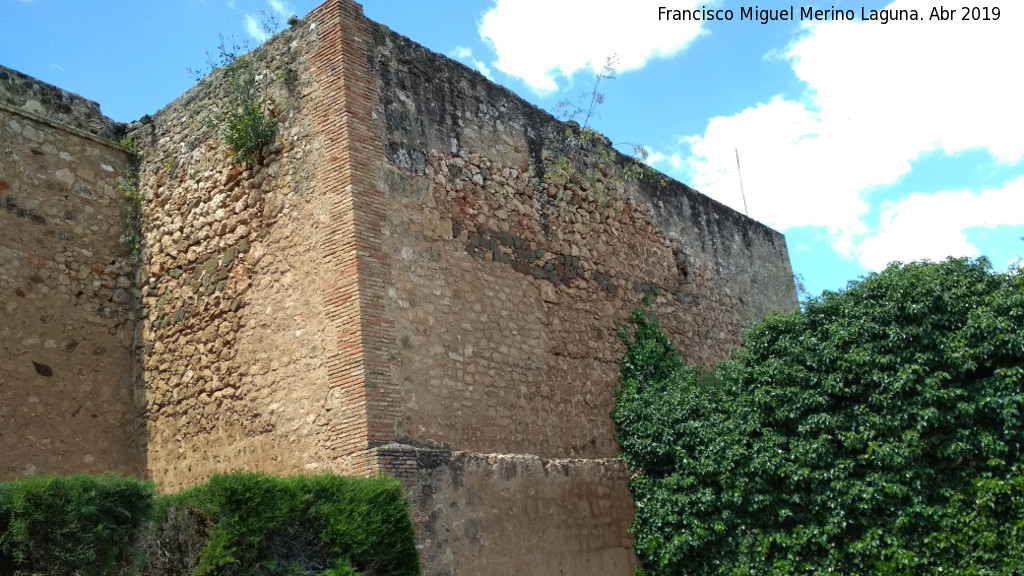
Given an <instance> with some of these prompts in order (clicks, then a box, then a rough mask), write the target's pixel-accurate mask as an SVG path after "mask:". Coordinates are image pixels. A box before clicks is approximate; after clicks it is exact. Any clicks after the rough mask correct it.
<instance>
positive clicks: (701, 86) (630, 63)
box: [0, 0, 1024, 294]
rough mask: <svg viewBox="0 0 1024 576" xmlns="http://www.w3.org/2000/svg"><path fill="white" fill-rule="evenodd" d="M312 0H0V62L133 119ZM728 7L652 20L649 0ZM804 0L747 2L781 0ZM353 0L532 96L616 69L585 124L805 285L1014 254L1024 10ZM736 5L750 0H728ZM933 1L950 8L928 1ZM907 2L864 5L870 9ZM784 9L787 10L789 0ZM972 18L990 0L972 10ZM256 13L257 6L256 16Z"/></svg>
mask: <svg viewBox="0 0 1024 576" xmlns="http://www.w3.org/2000/svg"><path fill="white" fill-rule="evenodd" d="M317 4H318V2H317V1H316V0H290V1H287V0H274V1H271V2H268V1H267V0H180V1H165V2H148V1H139V0H111V1H104V2H83V1H81V0H0V64H3V65H5V66H8V67H11V68H15V69H17V70H20V71H22V72H24V73H26V74H29V75H32V76H35V77H37V78H40V79H42V80H45V81H47V82H51V83H54V84H57V85H58V86H61V87H63V88H66V89H68V90H71V91H73V92H77V93H79V94H81V95H83V96H85V97H87V98H90V99H92V100H95V101H97V102H99V103H100V104H101V106H102V109H103V111H104V113H105V114H107V115H108V116H110V117H112V118H114V119H115V120H120V121H131V120H134V119H137V118H138V117H140V116H142V115H143V114H146V113H152V112H154V111H156V110H158V109H159V108H161V107H163V106H164V105H166V104H167V103H169V102H170V101H171V100H173V99H174V98H176V97H177V96H178V95H180V94H181V93H182V92H183V91H184V90H186V89H187V88H188V87H189V86H191V85H192V83H193V81H192V80H190V78H189V77H188V75H187V73H186V69H187V68H189V67H190V66H191V67H197V66H201V65H202V64H203V62H204V60H205V56H204V51H205V50H208V49H209V50H212V49H214V47H215V46H216V45H217V43H218V35H219V34H224V35H225V36H228V37H230V36H234V37H235V38H236V39H237V40H239V41H241V40H244V39H246V38H248V39H249V41H250V42H251V43H253V44H256V43H258V42H259V40H260V38H259V34H260V29H259V26H258V22H259V17H260V15H259V11H260V10H263V11H265V12H267V13H269V14H274V15H276V17H277V20H278V21H279V22H280V23H281V25H282V26H284V21H285V20H286V19H287V16H288V15H289V14H292V13H294V14H298V15H299V16H303V15H305V14H306V13H307V12H309V11H310V10H311V9H312V8H314V7H315V6H316V5H317ZM662 5H665V6H668V7H670V8H673V9H693V8H700V7H701V6H705V7H707V8H710V9H723V10H724V9H731V10H733V13H734V19H733V20H732V21H715V22H693V21H689V22H672V21H669V22H666V21H660V22H659V21H658V18H657V16H658V6H662ZM808 5H809V4H803V5H801V4H782V3H771V2H762V3H760V5H759V7H760V8H766V7H767V8H771V9H780V8H788V7H790V6H794V7H795V9H796V11H797V13H799V10H800V7H801V6H808ZM363 6H364V11H365V13H366V14H367V16H369V17H370V18H372V19H374V20H376V21H378V22H381V23H384V24H386V25H388V26H389V27H391V28H392V29H393V30H396V31H398V32H400V33H402V34H404V35H406V36H409V37H410V38H412V39H413V40H416V41H417V42H420V43H421V44H424V45H425V46H427V47H428V48H430V49H432V50H434V51H436V52H440V53H443V54H447V55H449V56H451V57H453V58H455V59H457V60H460V61H462V62H463V63H465V64H466V65H467V66H470V67H472V68H475V69H477V70H479V71H481V72H482V73H484V74H486V75H487V76H489V77H491V78H492V79H493V80H494V81H496V82H498V83H500V84H503V85H505V86H508V87H509V88H511V89H512V90H514V91H515V92H517V93H518V94H520V95H521V96H522V97H524V98H526V99H527V100H529V101H531V102H533V103H535V104H537V105H538V106H540V107H541V108H545V109H548V110H553V108H554V106H555V104H556V103H557V102H558V101H560V100H565V99H575V98H577V97H579V96H580V95H581V94H584V93H586V92H588V91H589V90H591V89H592V86H593V79H594V72H595V70H594V65H595V64H594V63H596V66H597V67H600V65H601V64H603V63H604V62H605V61H606V59H607V58H609V57H612V56H615V57H616V58H617V59H618V62H619V70H618V72H617V73H616V77H615V79H613V80H610V81H608V82H605V83H603V84H602V86H601V91H602V92H603V93H604V94H605V103H604V104H603V105H602V106H601V107H600V108H599V110H598V112H599V117H598V118H595V119H594V120H593V121H592V124H593V126H594V127H595V128H596V129H598V130H599V131H601V132H603V133H604V134H606V135H607V136H608V137H609V138H610V139H611V140H612V141H613V142H616V143H620V144H622V145H623V146H625V145H627V143H637V144H642V145H644V146H645V147H646V148H647V149H648V150H649V151H650V152H651V153H652V155H651V163H652V164H653V165H654V166H655V167H657V168H659V169H661V170H663V171H665V172H666V173H668V174H669V175H671V176H673V177H675V178H677V179H679V180H681V181H683V182H686V183H688V184H690V185H691V186H693V187H695V188H697V189H698V190H701V191H703V192H704V193H706V194H708V195H710V196H712V197H714V198H716V199H717V200H719V201H721V202H723V203H725V204H727V205H729V206H732V207H733V208H736V209H737V210H740V211H741V212H742V211H744V203H743V197H742V196H741V193H740V179H739V177H738V175H737V170H736V151H737V150H738V151H739V156H740V162H741V169H742V177H743V178H742V183H743V190H744V192H745V196H746V204H747V211H748V213H749V215H750V216H751V217H753V218H756V219H758V220H760V221H762V222H765V223H766V224H768V225H770V226H772V227H774V228H775V229H777V230H780V231H782V232H784V233H785V234H786V238H787V242H788V245H789V250H790V256H791V258H792V261H793V267H794V269H795V271H796V272H797V273H799V274H801V275H802V276H803V278H804V280H805V282H806V286H807V288H808V290H809V291H810V292H811V293H812V294H817V293H820V292H821V291H822V290H826V289H829V290H836V289H840V288H842V287H844V286H845V285H846V283H847V281H849V280H853V279H856V278H858V277H859V276H861V275H863V274H866V273H868V272H870V271H873V270H879V269H881V268H883V267H884V266H885V265H886V263H888V262H889V261H891V260H901V261H910V260H918V259H931V260H941V259H943V258H945V257H946V256H949V255H954V256H962V255H967V256H979V255H985V256H988V257H989V258H990V259H991V260H992V262H993V265H994V266H995V267H996V268H997V269H1005V268H1006V267H1007V266H1008V265H1009V264H1011V263H1013V262H1015V261H1017V260H1018V259H1019V258H1020V257H1021V256H1022V255H1024V241H1022V240H1021V237H1022V236H1024V137H1022V136H1021V134H1024V105H1022V102H1024V89H1022V88H1021V85H1022V83H1021V81H1020V80H1019V77H1020V71H1019V68H1020V59H1021V57H1022V55H1024V12H1022V10H1020V9H1019V8H1018V7H1017V6H1016V5H1015V4H1014V5H1010V4H1004V5H1002V6H1001V8H1002V11H1001V14H1000V17H999V19H998V20H988V21H962V20H960V19H959V18H960V17H962V16H963V10H962V8H961V7H960V6H956V7H954V8H955V9H956V10H957V15H956V16H957V19H956V20H952V21H936V20H929V19H928V18H929V16H930V12H931V8H932V7H933V6H935V7H937V6H939V4H930V3H925V2H919V1H909V0H898V1H896V2H893V3H887V2H885V1H884V0H883V1H872V0H861V1H859V2H847V1H844V0H834V1H833V2H831V3H829V4H827V5H826V4H820V5H817V7H819V8H826V9H830V8H835V9H839V10H847V9H849V10H853V11H854V15H855V20H854V21H828V22H817V23H813V22H800V21H775V22H769V23H768V24H760V23H759V22H751V21H740V14H739V12H740V7H741V4H739V3H736V2H728V1H717V2H716V1H709V2H704V3H699V2H693V1H691V0H685V1H677V2H668V1H667V0H657V1H653V0H634V1H632V2H622V1H616V0H445V1H443V2H442V1H436V2H432V1H428V0H366V1H365V2H364V3H363ZM742 6H747V4H743V5H742ZM946 8H947V9H948V8H950V7H949V6H947V7H946ZM882 9H886V10H914V9H916V10H917V11H918V12H919V14H920V16H921V17H922V18H923V20H922V21H916V22H910V21H897V22H889V23H888V24H881V23H880V22H878V21H873V22H872V21H868V22H865V21H862V20H861V14H862V12H863V13H865V14H870V12H871V10H882ZM797 15H798V14H797ZM989 16H990V17H992V16H993V14H991V13H990V14H989ZM254 24H255V25H254Z"/></svg>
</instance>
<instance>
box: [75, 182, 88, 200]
mask: <svg viewBox="0 0 1024 576" xmlns="http://www.w3.org/2000/svg"><path fill="white" fill-rule="evenodd" d="M72 191H74V193H75V194H76V195H78V196H81V197H82V198H92V188H89V187H88V186H87V185H86V184H85V183H83V182H75V187H74V188H72Z"/></svg>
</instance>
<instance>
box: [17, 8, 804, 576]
mask: <svg viewBox="0 0 1024 576" xmlns="http://www.w3.org/2000/svg"><path fill="white" fill-rule="evenodd" d="M247 65H249V66H253V67H254V68H253V69H254V70H255V71H256V77H257V79H258V82H259V85H260V86H261V87H263V88H265V89H266V90H267V94H268V96H269V98H270V100H271V101H272V103H273V104H272V110H273V114H274V117H275V118H276V121H277V126H278V135H277V138H276V139H275V141H274V143H273V144H272V145H270V146H268V147H265V148H264V149H263V150H262V151H261V153H260V154H259V155H258V157H257V158H256V161H255V163H254V164H253V165H251V166H245V165H241V164H238V163H236V162H232V161H231V159H230V152H229V151H228V150H227V149H226V148H225V146H224V145H223V143H222V141H221V138H220V135H219V133H218V129H216V128H215V126H216V125H217V122H218V118H222V116H223V111H224V110H225V109H226V107H228V106H229V104H228V102H230V98H231V91H230V90H231V89H230V87H229V86H228V82H227V81H226V77H225V74H226V71H225V70H218V71H215V72H213V73H212V74H210V75H209V76H208V77H207V78H205V79H204V80H202V81H201V82H200V83H199V84H198V85H197V86H196V87H194V88H193V89H191V90H189V91H188V92H187V93H185V94H184V95H183V96H182V97H181V98H179V99H178V100H176V101H175V102H173V103H171V104H170V105H168V106H167V107H165V108H164V109H163V110H161V111H159V112H157V113H155V114H154V115H153V116H152V118H147V119H146V121H145V122H137V123H134V124H132V125H131V126H130V127H129V133H130V134H131V135H132V136H133V138H134V139H135V140H136V141H137V142H138V143H139V144H140V145H141V148H142V150H143V158H142V163H141V168H140V170H139V190H140V192H141V193H142V195H143V197H144V198H145V202H144V203H143V207H144V216H145V218H144V222H143V226H142V237H143V248H144V258H143V260H142V263H141V267H140V270H139V271H138V274H137V277H136V278H134V279H133V281H137V284H136V286H135V294H136V295H137V299H136V300H135V301H134V304H133V306H134V307H135V310H134V311H131V313H132V314H134V316H133V317H135V318H138V319H139V320H138V322H137V323H135V325H134V332H133V336H132V337H131V338H128V340H130V341H131V342H132V344H131V345H132V346H134V350H135V352H136V353H137V358H138V359H139V361H138V368H137V374H138V376H137V380H136V384H135V385H136V388H135V391H136V400H135V401H136V403H137V404H136V405H137V408H138V412H137V413H138V430H139V432H138V434H136V435H135V436H137V437H138V438H140V439H141V440H140V442H139V446H140V448H139V449H137V450H135V451H134V452H131V454H134V458H135V460H134V461H135V462H136V465H137V466H138V468H139V470H141V471H144V473H145V474H146V475H148V476H149V477H151V478H153V479H154V480H156V481H157V482H159V483H160V485H161V486H162V487H163V488H164V489H168V490H176V489H179V488H181V487H184V486H188V485H190V484H193V483H196V482H201V481H203V480H205V479H206V478H207V477H208V475H209V474H211V473H216V472H226V471H232V470H255V471H264V472H271V473H281V474H294V473H307V472H308V473H315V472H322V471H332V472H343V473H355V474H374V473H378V472H385V473H388V474H392V475H394V476H397V477H399V478H400V479H402V481H403V482H404V483H405V486H406V489H407V492H408V494H409V497H410V501H411V504H412V514H413V520H414V524H415V526H416V528H417V531H418V536H419V539H420V544H421V561H422V563H423V565H424V569H425V574H431V575H442V574H450V575H455V574H506V573H515V574H522V575H532V574H537V575H549V574H578V575H588V576H590V575H601V574H609V575H612V574H614V575H626V574H631V573H632V566H633V565H634V564H636V562H637V561H636V557H635V555H634V553H633V551H632V541H631V539H630V537H629V536H628V534H627V529H628V527H629V525H630V523H631V521H632V515H633V507H632V502H631V499H630V495H629V492H628V489H627V482H628V477H629V472H628V470H626V469H625V467H624V466H623V465H622V464H621V463H620V462H618V461H616V460H615V459H614V457H615V455H616V453H617V446H616V443H615V439H614V426H613V423H612V421H611V419H610V417H609V414H610V412H611V410H612V408H613V406H614V393H615V387H616V384H617V377H618V360H619V358H620V357H621V354H622V352H623V347H622V345H621V343H620V342H619V339H618V336H617V334H616V327H615V322H617V321H618V322H623V321H625V320H626V319H627V318H628V316H629V314H630V313H631V312H632V310H633V309H635V308H636V307H637V306H639V304H640V302H641V300H642V298H643V297H644V295H645V294H647V293H649V292H650V291H651V290H654V289H656V290H657V291H658V295H657V296H656V297H655V298H654V301H653V310H654V312H655V313H656V314H657V315H658V317H659V318H660V319H661V320H662V325H663V327H664V328H665V329H666V330H667V331H668V332H669V334H670V336H671V337H672V339H673V341H674V342H675V343H676V344H678V345H679V347H680V351H681V353H682V354H683V356H684V358H685V359H686V360H687V361H689V362H691V363H694V364H698V365H705V366H706V365H709V364H711V363H713V362H715V361H717V360H720V359H723V358H724V357H726V356H727V355H728V354H729V353H730V352H731V351H732V350H734V349H735V348H737V347H738V346H739V344H740V342H741V331H742V329H743V328H744V327H745V326H747V325H749V324H750V323H751V322H753V321H755V320H757V319H759V318H761V317H762V316H764V315H766V314H768V313H771V312H774V311H779V310H783V311H788V310H792V309H794V308H795V307H796V294H795V290H794V287H793V282H792V272H791V270H790V265H789V258H788V253H787V251H786V244H785V239H784V238H783V236H782V235H781V234H779V233H777V232H775V231H773V230H771V229H769V228H767V227H765V226H763V225H761V224H759V223H757V222H755V221H753V220H750V219H749V218H747V217H745V216H743V215H741V214H739V213H737V212H735V211H733V210H731V209H729V208H727V207H725V206H723V205H721V204H718V203H716V202H715V201H713V200H711V199H709V198H707V197H705V196H702V195H701V194H699V193H698V192H696V191H694V190H692V189H690V188H688V187H687V186H685V185H683V184H680V183H678V182H675V181H671V180H668V179H665V178H664V177H662V176H661V175H659V174H656V173H653V172H650V171H645V170H642V169H638V168H637V166H636V165H635V164H634V163H633V161H632V160H631V159H628V158H625V157H623V156H621V155H619V154H618V153H617V152H615V151H614V150H613V149H612V148H611V147H610V146H609V145H608V143H607V142H606V141H604V140H603V139H602V138H600V137H596V138H587V139H582V140H585V142H582V141H581V139H580V138H578V135H579V132H578V128H576V129H575V130H576V132H573V130H574V128H573V127H571V126H567V125H563V124H560V123H558V122H557V121H556V120H555V119H554V118H552V117H551V116H550V115H548V114H547V113H545V112H543V111H541V110H539V109H537V108H535V107H533V106H531V105H530V104H528V103H526V102H524V101H523V100H522V99H520V98H518V97H517V96H515V95H514V94H512V93H511V92H510V91H508V90H506V89H504V88H502V87H500V86H497V85H495V84H493V83H491V82H489V81H488V80H487V79H485V78H484V77H483V76H481V75H480V74H478V73H476V72H474V71H472V70H469V69H468V68H466V67H464V66H462V65H461V64H459V63H457V62H454V61H452V60H449V59H448V58H445V57H444V56H441V55H438V54H434V53H431V52H430V51H428V50H426V49H424V48H423V47H421V46H419V45H417V44H415V43H413V42H411V41H410V40H408V39H407V38H404V37H402V36H400V35H398V34H395V33H394V32H392V31H390V30H388V29H387V28H386V27H384V26H381V25H379V24H376V23H374V22H371V21H369V20H367V19H366V18H365V17H364V16H363V14H362V9H361V8H360V7H359V6H358V5H357V4H355V3H354V2H352V1H351V0H330V1H328V2H326V3H324V4H323V5H321V6H320V7H319V8H317V9H316V10H314V11H313V12H312V13H310V14H309V15H308V16H307V17H306V18H305V19H304V20H301V21H298V22H297V23H296V24H295V25H293V26H292V28H291V29H290V30H287V31H285V32H283V33H281V34H279V35H278V36H276V37H275V38H273V39H271V40H270V41H268V42H267V43H266V45H264V46H263V47H261V48H260V49H259V50H258V51H257V52H256V53H255V54H254V55H253V56H252V57H251V59H250V60H249V61H248V64H247ZM3 112H4V110H3V109H0V113H3ZM211 126H214V127H213V128H212V127H211ZM588 135H589V134H588ZM25 146H28V144H25ZM122 163H123V162H122ZM118 169H120V165H119V167H118ZM0 194H3V192H0ZM115 217H120V216H119V215H110V216H106V218H109V219H111V220H113V219H115ZM0 218H8V219H9V218H10V217H9V216H3V215H0ZM19 226H28V224H19ZM18 257H19V258H21V257H22V256H21V255H20V253H19V256H18ZM18 262H21V261H20V260H19V261H18ZM0 264H3V262H0ZM19 265H20V264H19ZM2 270H5V271H6V270H8V268H3V269H2ZM5 273H6V272H5ZM12 273H13V272H12ZM115 284H116V280H115ZM0 310H2V309H0ZM30 321H31V320H26V321H25V322H30ZM119 326H120V324H119ZM115 332H116V330H115ZM115 336H116V334H115ZM122 338H124V337H123V336H122ZM19 354H20V353H19ZM20 357H21V356H19V358H20ZM25 357H26V358H27V356H25ZM29 366H31V365H29ZM0 369H2V368H0ZM20 370H21V372H19V373H18V375H17V378H25V379H27V378H30V377H33V376H32V375H31V374H29V373H28V372H27V370H28V369H27V368H25V367H24V366H22V367H21V368H20ZM26 382H27V380H26ZM28 385H29V384H25V386H28ZM0 393H2V391H0ZM108 432H109V431H108ZM104 433H106V432H104ZM5 434H6V431H5ZM5 438H6V436H3V437H0V441H5ZM107 438H108V442H110V443H111V444H112V445H113V444H118V443H120V444H123V445H127V444H128V440H127V439H125V438H121V437H120V436H118V435H117V434H113V433H110V434H108V435H107ZM125 450H129V451H130V449H129V448H125ZM76 465H77V464H76ZM105 465H106V466H109V467H114V460H113V459H112V460H111V463H108V464H105ZM7 473H8V474H11V473H12V471H7ZM13 473H17V472H16V471H15V472H13ZM510 570H512V571H511V572H510Z"/></svg>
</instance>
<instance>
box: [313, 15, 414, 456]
mask: <svg viewBox="0 0 1024 576" xmlns="http://www.w3.org/2000/svg"><path fill="white" fill-rule="evenodd" d="M309 20H310V22H313V23H316V25H317V47H316V49H315V50H314V53H313V55H312V65H313V70H314V75H315V76H314V79H315V83H316V94H315V96H314V100H315V104H314V131H315V136H316V138H317V139H318V140H319V141H320V143H321V146H322V148H321V157H320V159H319V161H318V166H317V174H316V187H317V193H318V194H320V195H321V196H322V197H324V198H326V199H328V202H329V204H330V207H331V208H330V220H331V223H330V228H329V230H328V231H327V235H326V238H325V242H324V245H323V247H322V249H323V252H324V260H325V267H324V270H323V274H324V277H325V279H326V280H328V285H329V286H330V288H329V289H328V292H327V293H326V294H325V304H326V306H327V316H328V317H329V318H330V320H331V322H332V323H333V324H334V327H335V328H336V330H337V335H338V336H337V343H338V349H337V353H336V354H334V355H333V356H332V358H331V359H330V361H329V379H330V386H331V387H332V388H334V389H336V391H337V392H338V393H339V394H340V395H341V397H342V405H343V407H342V409H341V410H340V413H338V412H337V411H336V412H335V416H334V423H333V424H332V427H331V440H330V443H331V448H332V449H333V450H335V451H336V454H337V456H338V457H339V458H342V459H346V458H347V459H348V460H349V461H350V465H349V466H348V468H349V471H351V472H354V473H372V472H374V471H376V470H377V469H378V466H377V463H376V457H375V456H374V455H373V452H372V450H373V449H374V448H376V447H378V446H381V445H384V444H386V443H388V442H390V441H391V440H393V439H394V436H395V419H396V417H397V415H398V412H399V409H400V408H399V406H400V402H399V400H400V397H399V396H400V392H399V391H398V387H397V386H395V385H393V384H392V382H391V369H390V362H391V358H392V356H393V354H394V351H395V335H394V327H393V323H392V320H391V319H390V318H389V317H388V315H387V311H386V309H385V290H386V287H387V284H388V278H389V276H390V270H391V268H390V264H389V262H388V260H387V255H386V254H385V252H384V245H383V238H382V235H383V230H384V224H385V219H386V218H387V196H386V195H385V193H384V192H383V191H382V190H380V189H379V187H378V186H377V175H378V172H379V171H380V166H381V163H382V162H383V160H384V151H383V134H382V132H381V129H380V127H379V126H375V125H374V124H373V117H372V113H373V107H374V106H375V105H376V104H377V101H378V82H377V78H376V77H374V76H373V74H372V73H371V72H370V69H369V66H368V60H367V57H368V56H367V50H369V49H370V47H371V46H372V45H373V40H372V38H371V36H370V31H369V26H368V22H367V20H366V19H365V17H364V16H363V12H362V8H361V7H360V6H359V5H358V4H356V3H355V2H352V1H351V0H333V1H329V2H326V3H324V4H322V5H321V6H320V7H318V8H317V9H316V10H314V11H313V12H312V13H310V15H309Z"/></svg>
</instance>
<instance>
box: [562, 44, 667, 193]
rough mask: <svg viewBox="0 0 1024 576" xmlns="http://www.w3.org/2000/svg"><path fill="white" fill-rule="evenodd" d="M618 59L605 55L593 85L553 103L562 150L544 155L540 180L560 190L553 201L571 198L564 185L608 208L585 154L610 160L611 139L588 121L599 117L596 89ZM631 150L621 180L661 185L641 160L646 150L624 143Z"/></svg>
mask: <svg viewBox="0 0 1024 576" xmlns="http://www.w3.org/2000/svg"><path fill="white" fill-rule="evenodd" d="M617 64H618V59H617V58H616V57H615V56H612V57H610V58H608V59H607V60H606V61H605V64H604V66H603V67H602V68H601V70H600V71H599V72H598V73H597V74H596V75H595V79H594V88H593V89H592V90H591V91H590V92H587V93H585V94H584V95H582V96H581V97H580V98H579V99H578V100H576V101H572V100H562V101H561V102H559V103H558V104H556V105H555V116H556V117H557V118H559V119H560V120H562V121H563V122H565V134H564V139H563V143H564V144H563V149H562V150H560V151H558V152H557V153H554V154H547V155H546V158H545V159H546V160H547V161H548V167H547V170H546V171H545V172H544V179H545V180H546V181H548V182H550V183H553V184H555V185H557V186H558V187H559V188H562V189H563V190H562V191H561V192H559V193H558V194H557V195H556V198H555V203H556V205H558V206H560V207H564V206H566V205H567V204H568V203H569V202H570V201H571V200H572V198H571V195H572V192H571V191H570V190H565V189H566V188H577V189H579V190H581V192H582V194H583V198H584V199H585V200H586V201H590V202H594V203H596V204H597V207H598V209H599V210H603V209H605V208H607V207H609V206H610V205H611V203H612V200H611V197H610V195H609V194H608V192H607V191H606V183H605V180H604V179H603V178H602V174H601V171H600V170H596V169H594V168H593V167H592V166H588V162H587V159H588V157H590V158H593V157H596V158H597V159H598V160H599V161H600V162H602V163H603V162H608V161H612V160H613V159H614V153H613V152H612V148H611V142H609V141H608V139H607V138H605V137H604V136H603V135H601V134H600V133H599V132H597V131H596V130H594V129H593V128H592V127H591V124H592V122H593V121H594V120H595V119H597V118H599V117H600V114H598V112H597V107H598V106H599V105H601V104H603V103H604V100H605V96H604V93H602V92H601V91H600V87H601V83H602V82H604V81H605V80H611V79H614V78H615V76H614V73H615V67H616V65H617ZM626 145H627V146H629V147H630V148H631V149H632V152H633V154H632V156H633V160H634V161H633V162H632V163H630V164H628V165H627V166H626V167H625V168H624V170H623V179H624V180H625V181H631V182H640V183H643V184H656V185H659V186H662V185H664V183H665V181H664V177H662V176H661V175H660V174H659V173H658V172H657V171H656V170H654V169H653V168H651V167H649V166H648V165H647V164H646V163H645V162H646V160H647V158H648V156H649V153H648V151H647V149H646V148H645V147H644V146H642V145H640V144H633V143H627V144H626Z"/></svg>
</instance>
